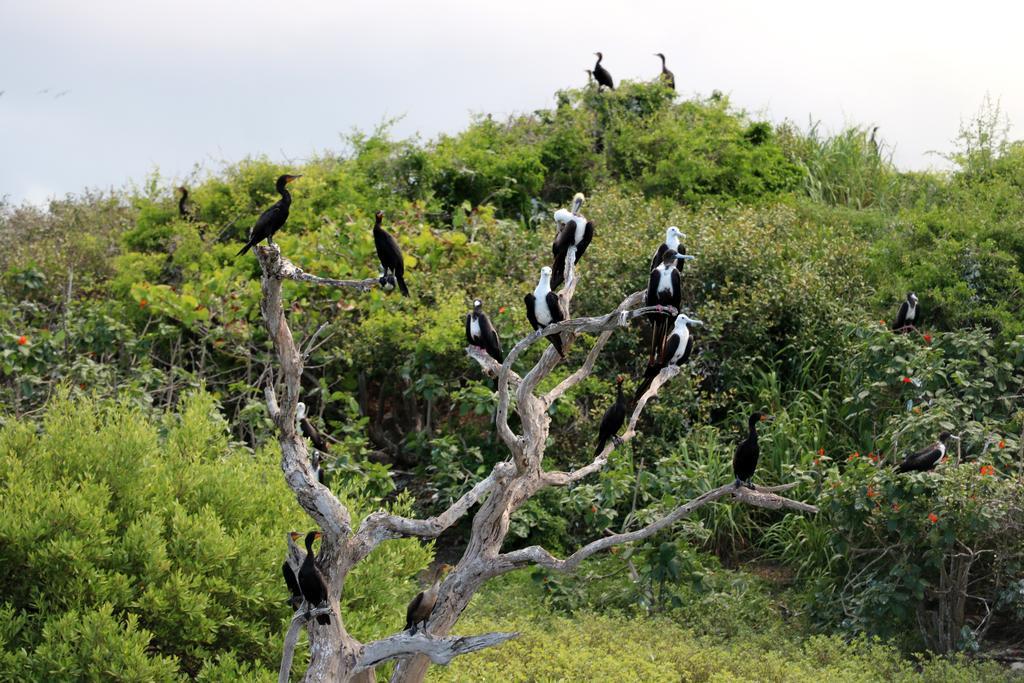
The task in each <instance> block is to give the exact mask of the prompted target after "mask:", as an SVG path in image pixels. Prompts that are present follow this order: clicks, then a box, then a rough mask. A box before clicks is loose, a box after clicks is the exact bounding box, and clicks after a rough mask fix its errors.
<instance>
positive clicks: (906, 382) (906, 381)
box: [903, 377, 914, 384]
mask: <svg viewBox="0 0 1024 683" xmlns="http://www.w3.org/2000/svg"><path fill="white" fill-rule="evenodd" d="M913 381H914V380H912V379H910V378H909V377H904V378H903V383H904V384H910V383H911V382H913Z"/></svg>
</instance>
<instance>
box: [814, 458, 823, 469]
mask: <svg viewBox="0 0 1024 683" xmlns="http://www.w3.org/2000/svg"><path fill="white" fill-rule="evenodd" d="M820 464H821V458H815V459H814V466H815V467H817V466H818V465H820Z"/></svg>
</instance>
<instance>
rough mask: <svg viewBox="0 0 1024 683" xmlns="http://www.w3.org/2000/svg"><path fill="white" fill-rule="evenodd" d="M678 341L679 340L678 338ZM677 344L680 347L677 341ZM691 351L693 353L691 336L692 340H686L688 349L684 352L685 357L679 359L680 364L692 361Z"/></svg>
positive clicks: (691, 336)
mask: <svg viewBox="0 0 1024 683" xmlns="http://www.w3.org/2000/svg"><path fill="white" fill-rule="evenodd" d="M676 339H677V340H678V337H677V338H676ZM676 344H677V345H678V344H679V342H678V341H676ZM691 351H693V335H690V338H689V339H687V340H686V349H685V350H684V351H683V357H682V358H680V359H679V363H680V364H682V363H685V362H686V361H688V360H690V352H691Z"/></svg>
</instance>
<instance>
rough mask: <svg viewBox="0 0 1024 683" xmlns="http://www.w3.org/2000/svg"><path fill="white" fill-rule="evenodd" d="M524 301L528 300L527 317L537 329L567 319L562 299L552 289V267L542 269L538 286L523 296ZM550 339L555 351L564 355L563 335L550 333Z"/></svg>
mask: <svg viewBox="0 0 1024 683" xmlns="http://www.w3.org/2000/svg"><path fill="white" fill-rule="evenodd" d="M523 301H525V302H526V317H527V318H528V319H529V321H530V324H531V325H533V329H535V330H539V329H540V328H542V327H547V326H548V325H551V324H554V323H560V322H562V321H563V320H565V311H563V310H562V300H561V299H559V298H558V295H557V294H555V293H554V292H552V291H551V269H550V268H548V267H547V266H544V267H543V268H541V269H540V280H539V281H538V282H537V287H536V288H535V289H534V290H533V293H532V294H527V295H526V296H525V297H523ZM548 341H550V342H551V345H552V346H554V347H555V351H558V355H559V356H563V355H564V354H563V353H562V335H560V334H549V335H548Z"/></svg>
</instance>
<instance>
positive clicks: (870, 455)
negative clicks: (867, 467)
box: [868, 453, 881, 462]
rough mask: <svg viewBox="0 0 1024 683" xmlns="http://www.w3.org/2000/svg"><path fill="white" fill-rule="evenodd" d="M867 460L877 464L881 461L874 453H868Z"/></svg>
mask: <svg viewBox="0 0 1024 683" xmlns="http://www.w3.org/2000/svg"><path fill="white" fill-rule="evenodd" d="M868 459H869V460H871V462H878V461H879V460H881V458H879V457H878V456H877V455H875V454H874V453H868Z"/></svg>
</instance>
